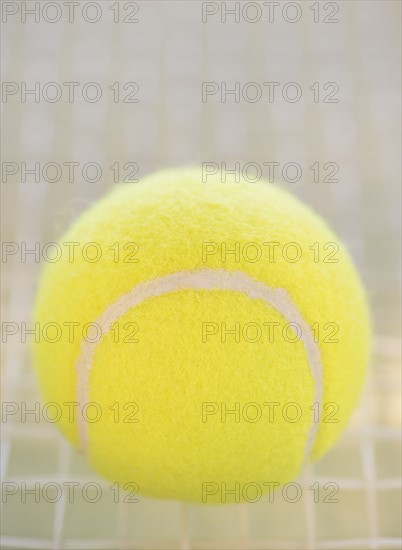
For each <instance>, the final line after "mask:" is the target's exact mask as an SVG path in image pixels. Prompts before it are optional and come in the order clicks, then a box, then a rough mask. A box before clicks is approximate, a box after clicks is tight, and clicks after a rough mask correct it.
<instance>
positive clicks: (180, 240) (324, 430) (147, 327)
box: [35, 169, 370, 503]
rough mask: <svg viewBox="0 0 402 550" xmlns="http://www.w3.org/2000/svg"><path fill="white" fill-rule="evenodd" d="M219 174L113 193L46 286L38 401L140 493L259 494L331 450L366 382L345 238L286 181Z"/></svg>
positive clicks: (361, 326) (39, 314)
mask: <svg viewBox="0 0 402 550" xmlns="http://www.w3.org/2000/svg"><path fill="white" fill-rule="evenodd" d="M204 179H205V178H204ZM223 179H224V178H223V177H222V175H221V174H219V173H217V174H215V175H210V176H209V177H208V178H207V181H206V182H203V176H202V172H201V170H197V169H183V170H171V171H162V172H160V173H156V174H155V175H151V176H149V177H147V178H145V179H144V180H143V181H142V182H141V183H137V184H126V185H119V186H117V187H116V189H115V190H113V191H112V192H111V193H110V194H109V195H108V196H106V197H105V198H104V199H102V200H101V201H100V202H98V203H97V204H95V206H93V207H92V208H90V209H89V210H88V211H87V212H85V213H84V214H83V215H82V216H81V217H80V218H79V219H78V221H76V223H75V224H74V225H73V226H72V227H71V229H70V230H69V231H68V232H67V233H66V235H65V236H64V237H63V238H62V239H61V240H60V242H59V248H58V250H59V251H61V252H62V253H61V252H59V253H58V254H57V261H53V262H52V261H49V260H48V261H47V262H46V264H47V265H46V268H45V270H44V273H43V278H42V280H41V284H40V288H39V292H38V297H37V303H36V311H35V318H36V322H37V323H39V325H38V326H39V327H40V331H41V332H40V334H41V338H40V339H39V340H40V341H39V342H37V343H36V344H35V365H36V370H37V374H38V377H39V383H40V386H41V388H42V392H43V397H44V401H45V403H49V402H52V403H56V404H57V405H58V410H59V411H60V413H59V415H58V416H59V417H60V418H57V423H58V424H59V426H60V428H61V430H62V432H63V433H64V434H65V436H66V437H67V438H68V439H69V440H70V441H71V442H72V443H73V444H74V445H75V446H77V447H78V448H80V449H81V450H82V451H83V452H84V453H86V455H87V456H88V458H89V461H90V463H91V464H92V465H93V467H94V468H95V470H96V471H98V472H99V473H100V474H102V475H104V476H105V477H106V478H108V479H110V480H112V481H113V482H118V483H119V484H120V486H121V487H123V488H126V489H129V490H131V491H132V492H133V491H134V490H135V492H137V491H138V492H139V493H140V494H143V495H148V496H153V497H158V498H164V499H177V500H184V501H192V502H208V503H221V502H238V501H255V500H256V499H258V498H260V496H261V495H262V494H263V493H264V492H266V491H268V490H270V489H272V487H273V486H276V485H278V484H280V485H282V484H285V483H287V482H289V481H290V480H293V479H295V478H296V477H297V475H298V474H299V472H300V470H301V468H302V466H303V464H304V463H305V462H308V461H310V460H315V459H317V458H318V457H320V456H321V455H322V454H323V453H324V452H325V451H327V450H328V449H329V448H330V447H331V446H332V445H333V444H334V442H335V440H336V439H337V438H338V436H339V434H340V432H341V430H342V428H343V427H344V426H345V424H346V423H347V420H348V418H349V416H350V414H351V412H352V410H353V408H354V406H355V403H356V400H357V398H358V395H359V393H360V390H361V386H362V382H363V379H364V374H365V369H366V364H367V361H368V356H369V341H370V323H369V315H368V310H367V305H366V299H365V294H364V291H363V289H362V286H361V283H360V281H359V278H358V276H357V274H356V271H355V268H354V267H353V265H352V262H351V259H350V257H349V255H348V253H347V251H346V250H345V248H344V246H343V245H342V244H341V243H340V242H339V241H338V239H337V237H336V236H335V235H334V234H333V233H332V231H331V230H330V229H329V228H328V227H327V225H326V224H325V223H324V222H323V221H322V220H321V219H320V218H319V217H318V216H317V215H316V214H315V213H313V212H312V211H311V210H310V209H309V208H308V207H307V206H304V205H303V204H301V203H300V202H299V200H298V199H296V198H295V197H294V196H292V195H291V194H290V193H289V192H287V191H285V190H284V189H282V188H281V187H279V186H276V185H273V184H269V183H264V182H259V183H248V182H246V181H241V182H240V183H237V182H236V181H235V177H234V176H232V177H227V178H226V179H227V181H225V182H222V181H221V180H223ZM49 411H50V409H49ZM49 414H50V413H49Z"/></svg>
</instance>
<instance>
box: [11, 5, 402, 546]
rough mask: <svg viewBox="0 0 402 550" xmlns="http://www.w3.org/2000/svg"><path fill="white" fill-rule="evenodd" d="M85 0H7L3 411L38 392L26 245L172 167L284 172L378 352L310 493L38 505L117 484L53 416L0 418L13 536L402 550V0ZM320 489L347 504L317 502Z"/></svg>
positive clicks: (40, 540)
mask: <svg viewBox="0 0 402 550" xmlns="http://www.w3.org/2000/svg"><path fill="white" fill-rule="evenodd" d="M75 4H78V2H56V1H55V2H46V1H43V2H21V1H18V2H13V1H10V2H6V1H4V2H2V4H1V9H2V81H3V83H2V121H3V122H2V137H3V140H2V142H3V143H2V182H1V190H2V198H3V201H2V240H3V252H5V254H3V259H2V272H3V277H2V303H3V308H2V319H3V322H8V323H16V324H17V326H18V327H19V328H18V331H17V332H16V334H15V335H9V334H8V335H5V334H3V344H2V400H3V406H4V404H7V403H14V404H17V405H18V407H19V408H21V407H22V404H23V403H25V404H26V405H24V406H26V408H27V409H34V408H35V403H37V402H39V400H40V396H39V392H38V389H37V386H36V382H35V380H34V376H33V372H32V367H31V357H30V341H32V336H30V335H27V336H26V338H25V341H24V337H23V335H22V333H23V327H24V325H23V323H26V328H28V329H29V328H32V325H31V310H32V305H33V300H34V295H35V290H36V288H37V282H38V274H39V272H40V267H41V266H40V258H39V256H40V253H34V254H25V252H26V251H27V250H38V249H37V248H36V247H37V246H38V245H36V244H35V243H42V244H43V243H46V242H49V241H55V240H57V239H58V238H59V237H60V235H61V233H62V232H63V231H64V230H65V229H66V228H67V227H68V226H69V225H70V223H71V221H72V220H73V219H75V218H76V217H77V216H78V215H79V213H80V212H81V211H82V210H84V209H85V208H86V207H87V206H88V205H89V204H91V203H92V202H93V201H95V200H96V199H97V198H99V197H101V196H102V195H104V194H105V193H106V192H107V191H108V190H110V189H111V188H112V187H113V186H114V185H115V183H116V182H117V181H119V180H120V181H121V180H126V181H132V180H138V179H141V178H142V177H143V176H145V175H146V174H148V173H149V172H151V171H154V170H156V169H161V168H164V167H168V166H177V165H188V164H191V165H194V164H202V163H209V164H210V163H215V164H212V166H218V167H220V168H223V170H233V169H236V170H238V171H240V172H243V175H244V174H246V176H247V177H248V178H249V179H253V178H258V177H260V176H262V177H265V178H267V179H268V178H270V177H271V176H273V177H274V179H275V180H276V181H278V182H279V183H280V184H281V185H283V186H285V187H286V188H288V189H290V190H291V191H293V192H294V193H295V194H297V195H298V196H299V197H301V198H302V199H303V200H304V201H305V202H307V203H308V204H310V205H311V206H312V207H313V208H314V209H315V210H317V211H318V212H319V213H320V214H321V215H322V216H323V217H324V218H326V219H327V220H328V222H329V223H330V225H331V226H332V227H333V228H334V229H335V231H336V232H337V233H338V235H339V236H340V237H341V238H342V239H343V240H344V241H345V242H346V244H347V246H348V248H349V250H350V251H351V254H352V255H353V257H354V259H355V261H356V264H357V266H358V268H359V271H360V273H361V276H362V278H363V281H364V283H365V285H366V287H367V290H368V295H369V299H370V303H371V307H372V312H373V324H374V332H375V339H374V350H373V360H372V365H371V370H370V374H369V377H368V382H367V385H366V388H365V392H364V396H363V398H362V400H361V403H360V405H359V408H358V410H357V411H356V414H355V415H354V417H353V419H352V422H351V424H350V426H349V428H348V429H347V431H346V432H345V434H344V436H343V437H342V439H341V441H340V442H339V444H338V445H337V446H336V447H335V448H334V449H333V450H332V451H331V452H330V453H329V454H328V455H326V456H325V457H324V458H323V459H322V460H321V461H320V462H319V463H318V464H316V465H315V466H312V467H310V468H309V469H307V470H306V471H305V472H304V473H303V476H302V478H301V479H300V480H299V483H300V484H301V486H302V487H303V488H305V491H304V493H303V498H302V499H301V500H300V501H299V502H297V503H289V502H285V501H284V500H283V499H276V500H275V501H274V502H273V503H272V502H269V501H268V500H267V499H262V500H261V501H260V502H258V503H254V504H245V505H233V506H226V507H211V508H210V507H205V506H195V505H194V506H193V505H183V504H180V503H176V502H161V501H156V500H152V499H145V498H141V499H140V502H139V503H137V504H134V505H133V504H129V503H124V502H119V503H118V504H116V503H114V502H113V493H112V492H111V491H105V495H104V496H103V498H102V499H101V500H99V502H96V503H90V502H85V500H83V499H80V500H79V501H75V502H69V498H68V494H67V492H66V491H63V492H62V494H61V495H59V498H53V497H49V498H48V499H44V498H39V502H36V501H35V490H36V491H37V488H38V485H35V484H39V487H40V489H39V490H42V488H43V486H45V485H46V484H47V483H58V484H59V485H60V484H63V483H64V482H69V481H74V482H75V481H79V482H80V483H84V484H85V483H87V482H96V483H99V484H101V485H102V487H103V486H104V487H107V482H103V481H102V480H100V479H98V478H97V477H96V475H95V474H94V473H92V472H91V470H90V469H89V467H88V466H87V465H86V463H85V461H84V459H83V458H82V457H81V456H80V455H78V454H77V453H76V452H75V451H73V450H72V449H71V448H70V447H69V445H68V444H67V443H66V442H65V441H64V440H63V439H62V437H61V436H59V434H58V432H57V430H56V429H55V428H54V427H53V426H52V425H51V424H50V423H49V422H42V421H36V419H35V415H28V416H27V417H26V419H25V418H24V416H23V415H22V414H20V413H19V412H18V414H12V415H9V416H7V417H4V414H3V421H2V423H1V431H2V457H1V458H2V460H1V467H2V482H3V486H4V484H5V483H9V484H10V483H14V484H18V487H21V486H23V487H25V488H26V489H27V490H28V491H29V490H30V489H32V490H34V493H33V496H32V494H31V496H29V494H28V493H27V496H26V502H23V499H22V497H21V491H18V493H17V494H15V495H4V494H3V506H2V507H3V521H2V547H3V548H41V549H44V548H66V549H69V548H71V549H81V548H82V549H85V548H86V549H93V548H127V549H134V548H135V549H145V548H149V549H168V548H169V549H170V548H172V549H173V548H181V549H203V548H205V549H207V548H209V549H219V548H221V549H269V548H273V549H274V548H275V549H279V548H289V549H296V548H300V549H301V548H311V549H319V548H320V549H332V548H333V549H337V548H339V549H341V548H345V549H346V548H347V549H351V548H370V549H380V548H400V547H401V520H400V518H401V506H400V502H401V499H400V497H401V495H400V491H401V444H400V428H401V408H400V399H401V395H400V388H401V370H400V355H401V348H400V328H401V327H400V199H401V197H400V189H401V187H400V148H401V140H400V41H401V28H400V10H401V4H400V2H399V1H387V0H385V1H384V0H381V1H376V0H371V1H338V2H321V1H320V2H313V1H311V2H310V1H299V2H286V1H285V2H284V1H282V2H201V1H189V2H186V1H171V0H168V1H164V0H163V1H137V2H125V1H119V2H109V1H104V0H103V1H98V2H85V1H83V2H80V3H79V4H78V5H75ZM267 82H269V83H275V84H271V85H270V86H268V85H267V84H264V83H267ZM290 83H292V84H290ZM230 91H232V92H233V93H230ZM270 91H271V92H272V93H271V94H270V93H269V92H270ZM259 95H261V97H259ZM39 246H40V245H39ZM19 410H20V409H19ZM3 412H4V410H3ZM315 482H319V483H320V484H325V483H326V482H335V483H337V484H338V485H339V488H340V490H339V495H340V497H339V498H340V502H339V503H337V504H331V503H326V502H321V501H320V502H319V503H315V502H314V499H313V498H312V492H311V490H309V489H308V487H309V486H311V485H312V484H313V483H315ZM23 484H25V485H23ZM7 487H8V488H10V487H14V485H7ZM53 489H54V487H53ZM53 489H52V487H49V495H52V494H53V493H52V490H53ZM51 500H53V501H54V502H51Z"/></svg>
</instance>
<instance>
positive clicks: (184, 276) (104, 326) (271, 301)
mask: <svg viewBox="0 0 402 550" xmlns="http://www.w3.org/2000/svg"><path fill="white" fill-rule="evenodd" d="M178 290H230V291H235V292H242V293H244V294H246V295H247V296H248V297H249V298H251V299H254V300H264V301H265V302H266V303H267V304H268V305H270V306H271V307H273V308H275V309H276V310H277V311H278V312H279V313H280V314H281V315H283V317H285V319H286V320H287V321H288V322H289V323H296V324H297V325H298V326H300V327H301V331H302V337H301V340H302V342H303V344H304V347H305V350H306V353H307V358H308V361H309V365H310V371H311V375H312V377H313V380H314V403H318V404H319V410H321V405H322V394H323V381H322V364H321V357H320V351H319V348H318V345H317V343H316V342H315V340H314V337H313V334H312V332H311V330H310V328H309V326H308V325H307V323H306V322H305V320H304V319H303V317H302V316H301V314H300V312H299V310H298V308H297V306H296V304H295V303H294V302H293V300H292V299H291V297H290V295H289V293H288V292H287V291H286V289H284V288H271V287H268V286H266V285H265V284H264V283H262V282H259V281H256V280H254V279H252V278H251V277H249V276H248V275H246V274H245V273H242V272H240V271H226V270H224V269H219V270H211V269H201V270H199V271H179V272H177V273H173V274H171V275H165V276H163V277H160V278H158V279H153V280H151V281H146V282H143V283H139V284H137V285H136V286H135V287H134V288H133V289H132V290H130V291H129V292H127V293H126V294H123V295H122V296H121V297H120V298H119V299H118V300H117V301H116V302H114V303H113V304H110V305H109V306H108V307H107V308H106V309H105V311H104V312H103V313H102V315H100V317H98V319H96V321H95V323H97V325H99V326H100V327H101V331H102V332H101V334H102V336H104V335H105V334H106V333H107V332H108V331H109V329H110V327H111V325H113V323H114V322H116V321H117V319H119V318H120V317H121V316H122V315H124V314H125V313H126V312H127V311H128V310H129V309H131V308H133V307H135V306H138V305H139V304H141V303H142V302H144V301H145V300H147V299H149V298H152V297H155V296H162V295H164V294H167V293H170V292H175V291H178ZM98 344H99V340H98V341H97V342H89V341H87V340H84V341H83V342H82V346H81V353H80V355H79V357H78V360H77V362H76V374H77V399H78V402H79V403H80V408H81V412H82V407H83V406H84V405H85V404H86V403H88V402H89V373H90V370H91V367H92V363H93V359H94V353H95V348H96V346H97V345H98ZM312 410H313V413H312V423H311V425H310V428H309V432H308V435H307V441H306V446H305V453H304V459H305V460H307V459H308V458H309V457H310V455H311V451H312V449H313V447H314V443H315V440H316V437H317V432H318V423H317V422H315V420H314V408H312ZM78 418H79V422H78V435H79V440H80V444H81V447H82V448H83V449H84V450H86V448H87V442H88V433H87V426H86V422H85V421H84V419H83V416H82V414H81V415H79V416H78Z"/></svg>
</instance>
